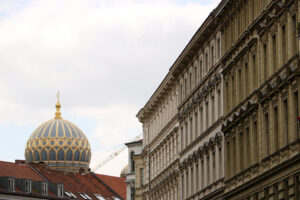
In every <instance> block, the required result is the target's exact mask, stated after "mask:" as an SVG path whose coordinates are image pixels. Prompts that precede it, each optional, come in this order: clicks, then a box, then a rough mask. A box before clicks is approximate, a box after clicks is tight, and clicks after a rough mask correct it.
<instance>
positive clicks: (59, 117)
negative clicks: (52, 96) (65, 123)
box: [54, 91, 62, 119]
mask: <svg viewBox="0 0 300 200" xmlns="http://www.w3.org/2000/svg"><path fill="white" fill-rule="evenodd" d="M59 97H60V93H59V91H57V94H56V98H57V102H56V105H55V107H56V112H55V117H54V119H61V118H62V117H61V112H60V108H61V105H60V102H59Z"/></svg>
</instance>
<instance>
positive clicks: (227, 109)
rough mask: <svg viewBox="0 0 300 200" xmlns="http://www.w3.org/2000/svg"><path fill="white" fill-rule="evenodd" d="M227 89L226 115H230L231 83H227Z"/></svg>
mask: <svg viewBox="0 0 300 200" xmlns="http://www.w3.org/2000/svg"><path fill="white" fill-rule="evenodd" d="M225 89H226V92H225V93H226V97H225V100H226V102H225V103H226V111H225V112H226V113H228V112H229V110H230V108H229V107H230V101H229V98H230V90H229V83H228V82H227V81H226V87H225Z"/></svg>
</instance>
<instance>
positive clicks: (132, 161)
mask: <svg viewBox="0 0 300 200" xmlns="http://www.w3.org/2000/svg"><path fill="white" fill-rule="evenodd" d="M133 155H134V152H131V154H130V161H131V172H134V160H133Z"/></svg>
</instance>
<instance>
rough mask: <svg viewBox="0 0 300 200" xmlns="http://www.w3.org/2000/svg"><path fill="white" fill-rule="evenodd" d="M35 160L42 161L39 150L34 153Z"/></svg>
mask: <svg viewBox="0 0 300 200" xmlns="http://www.w3.org/2000/svg"><path fill="white" fill-rule="evenodd" d="M34 160H35V161H40V154H39V152H38V150H36V151H35V152H34Z"/></svg>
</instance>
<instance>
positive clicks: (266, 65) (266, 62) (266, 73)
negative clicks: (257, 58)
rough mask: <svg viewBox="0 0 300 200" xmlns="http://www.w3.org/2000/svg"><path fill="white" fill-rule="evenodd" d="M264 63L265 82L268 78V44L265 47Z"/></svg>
mask: <svg viewBox="0 0 300 200" xmlns="http://www.w3.org/2000/svg"><path fill="white" fill-rule="evenodd" d="M263 63H264V80H267V78H268V56H267V44H264V46H263Z"/></svg>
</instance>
